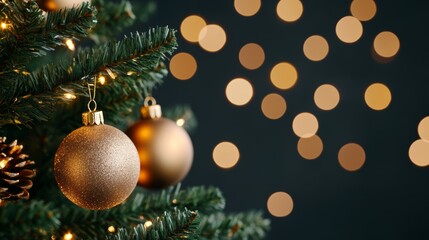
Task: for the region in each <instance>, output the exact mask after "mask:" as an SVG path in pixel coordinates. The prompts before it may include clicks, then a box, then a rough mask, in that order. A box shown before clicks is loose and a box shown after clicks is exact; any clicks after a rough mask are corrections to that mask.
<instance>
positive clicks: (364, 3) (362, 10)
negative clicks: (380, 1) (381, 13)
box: [350, 0, 377, 21]
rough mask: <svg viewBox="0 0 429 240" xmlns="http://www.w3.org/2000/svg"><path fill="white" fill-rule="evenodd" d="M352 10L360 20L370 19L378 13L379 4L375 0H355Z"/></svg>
mask: <svg viewBox="0 0 429 240" xmlns="http://www.w3.org/2000/svg"><path fill="white" fill-rule="evenodd" d="M350 12H351V14H352V15H353V17H355V18H357V19H359V20H360V21H369V20H371V19H372V18H373V17H374V16H375V14H376V13H377V4H376V3H375V1H374V0H353V2H352V4H351V5H350Z"/></svg>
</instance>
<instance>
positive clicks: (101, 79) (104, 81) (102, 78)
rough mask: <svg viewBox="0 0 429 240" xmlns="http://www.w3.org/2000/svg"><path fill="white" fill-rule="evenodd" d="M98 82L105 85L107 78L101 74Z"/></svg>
mask: <svg viewBox="0 0 429 240" xmlns="http://www.w3.org/2000/svg"><path fill="white" fill-rule="evenodd" d="M98 82H99V83H100V84H101V85H104V84H105V83H106V78H105V77H104V76H100V77H98Z"/></svg>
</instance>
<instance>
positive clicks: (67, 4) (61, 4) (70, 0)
mask: <svg viewBox="0 0 429 240" xmlns="http://www.w3.org/2000/svg"><path fill="white" fill-rule="evenodd" d="M88 1H89V0H37V4H38V5H39V7H40V8H41V9H43V10H44V11H58V10H60V9H62V8H71V7H73V6H77V5H80V4H82V3H84V2H88Z"/></svg>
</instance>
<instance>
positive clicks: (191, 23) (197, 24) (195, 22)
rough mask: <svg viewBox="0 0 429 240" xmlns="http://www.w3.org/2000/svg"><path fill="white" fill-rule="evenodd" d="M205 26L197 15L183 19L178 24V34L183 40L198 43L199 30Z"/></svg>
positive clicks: (204, 22) (203, 21)
mask: <svg viewBox="0 0 429 240" xmlns="http://www.w3.org/2000/svg"><path fill="white" fill-rule="evenodd" d="M206 25H207V23H206V21H205V20H204V19H203V18H202V17H200V16H197V15H191V16H188V17H186V18H185V19H183V21H182V24H180V32H181V33H182V36H183V38H184V39H186V40H187V41H189V42H193V43H196V42H198V38H199V34H200V32H201V29H203V28H204V27H205V26H206Z"/></svg>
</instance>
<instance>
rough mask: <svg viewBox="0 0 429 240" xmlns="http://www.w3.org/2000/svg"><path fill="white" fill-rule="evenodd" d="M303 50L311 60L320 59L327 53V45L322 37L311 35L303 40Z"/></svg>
mask: <svg viewBox="0 0 429 240" xmlns="http://www.w3.org/2000/svg"><path fill="white" fill-rule="evenodd" d="M303 50H304V55H305V56H306V57H307V58H308V59H310V60H311V61H322V60H323V59H325V58H326V56H327V55H328V53H329V45H328V42H327V41H326V39H325V38H324V37H322V36H319V35H313V36H310V37H309V38H307V40H305V42H304V47H303Z"/></svg>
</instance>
